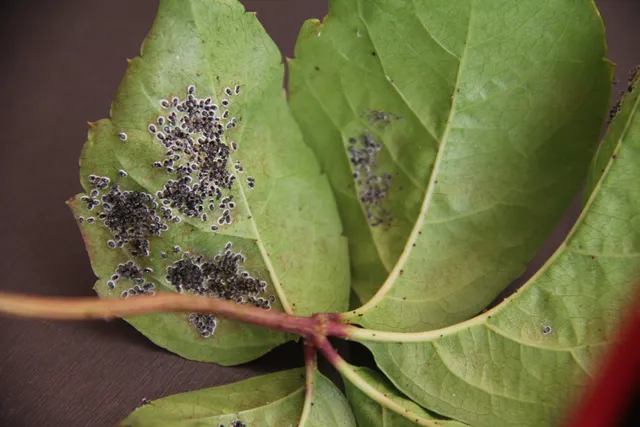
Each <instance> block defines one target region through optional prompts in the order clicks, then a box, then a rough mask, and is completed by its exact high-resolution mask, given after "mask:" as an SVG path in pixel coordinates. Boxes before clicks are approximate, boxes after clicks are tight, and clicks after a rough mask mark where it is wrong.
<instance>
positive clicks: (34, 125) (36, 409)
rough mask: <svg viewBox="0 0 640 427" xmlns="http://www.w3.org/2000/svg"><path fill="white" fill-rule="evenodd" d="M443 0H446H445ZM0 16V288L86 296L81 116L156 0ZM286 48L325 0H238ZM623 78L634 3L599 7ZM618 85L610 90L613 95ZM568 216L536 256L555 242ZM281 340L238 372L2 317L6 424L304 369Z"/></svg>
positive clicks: (112, 332)
mask: <svg viewBox="0 0 640 427" xmlns="http://www.w3.org/2000/svg"><path fill="white" fill-rule="evenodd" d="M443 1H445V0H443ZM3 3H4V6H2V8H3V9H2V11H0V12H1V13H0V15H1V17H0V20H2V25H0V34H1V35H2V40H3V42H4V45H3V56H2V67H1V70H0V88H1V90H0V93H1V94H2V96H3V99H4V104H3V105H2V107H0V114H1V115H2V118H1V120H0V129H1V131H0V148H1V150H2V158H1V160H2V163H1V167H0V177H1V181H0V183H1V185H2V188H1V190H2V191H1V192H0V215H1V216H0V219H1V220H0V236H1V237H0V271H1V272H2V280H1V281H0V289H2V290H10V291H16V292H25V293H31V294H44V295H58V296H64V295H67V296H83V295H84V296H92V295H93V292H92V290H91V287H92V285H93V283H94V281H95V277H94V275H93V273H92V271H91V268H90V266H89V260H88V257H87V255H86V253H85V250H84V247H83V244H82V239H81V238H80V233H79V232H78V229H77V227H76V224H75V222H74V219H73V217H72V215H71V213H70V212H69V210H68V209H67V207H66V206H65V204H64V201H65V200H67V199H68V198H70V197H71V196H73V195H74V194H76V193H78V192H80V191H81V187H80V184H79V178H78V157H79V155H80V150H81V148H82V145H83V144H84V141H85V138H86V134H87V124H86V122H87V121H95V120H97V119H100V118H102V117H106V116H107V115H108V112H109V105H110V102H111V99H112V97H113V95H114V93H115V90H116V88H117V85H118V83H119V82H120V79H121V78H122V76H123V74H124V71H125V69H126V61H125V59H126V58H132V57H134V56H136V55H137V54H138V52H139V46H140V44H141V42H142V40H143V39H144V37H145V35H146V33H147V31H148V30H149V28H150V26H151V23H152V21H153V18H154V16H155V12H156V7H157V0H135V1H134V0H109V1H105V0H74V1H64V2H57V1H23V2H19V4H18V5H12V6H8V5H7V3H8V2H3ZM243 3H244V4H245V6H246V7H247V9H248V10H251V11H257V12H258V18H259V19H260V21H261V22H262V24H263V25H264V26H265V27H266V29H267V31H268V32H269V34H271V36H272V37H273V38H274V40H275V41H276V43H277V44H278V45H279V46H280V48H281V50H282V51H283V53H284V54H285V55H287V56H293V46H294V43H295V38H296V36H297V33H298V30H299V28H300V25H301V24H302V22H303V20H305V19H308V18H312V17H315V18H322V17H323V16H324V15H325V14H326V12H327V4H326V3H327V0H244V1H243ZM596 3H597V4H598V6H599V8H600V11H601V13H602V15H603V17H604V19H605V23H606V25H607V31H608V39H609V48H610V54H609V57H610V58H611V59H612V60H613V61H614V62H616V63H617V64H618V69H617V72H616V75H617V78H618V80H620V81H621V82H626V78H627V70H629V69H630V68H631V67H632V66H633V65H634V64H637V63H640V48H638V47H637V41H638V40H640V26H639V25H638V21H639V20H640V1H638V0H599V1H597V2H596ZM622 89H623V83H621V84H620V85H618V86H617V87H614V96H617V93H618V92H619V91H620V90H622ZM576 212H577V210H576V208H575V207H574V209H573V210H572V211H571V212H570V213H568V215H567V217H566V220H565V221H564V222H563V224H561V225H560V226H559V229H558V231H557V232H556V234H555V237H554V238H552V239H550V241H549V243H548V244H547V245H546V249H545V250H544V251H543V253H542V254H541V256H539V257H538V258H537V259H536V260H534V262H532V265H535V266H538V265H540V262H541V260H543V259H544V258H545V256H547V255H548V254H549V251H550V250H551V249H552V248H553V247H554V246H555V245H557V242H558V239H561V238H562V235H563V233H566V231H567V229H568V227H569V225H570V223H571V220H572V219H573V218H574V217H575V213H576ZM301 355H302V351H301V349H300V348H299V347H298V346H297V345H296V344H287V345H285V346H283V347H281V348H279V349H276V350H275V351H273V352H271V353H270V354H268V355H267V356H265V357H262V358H261V359H259V360H257V361H255V362H252V363H249V364H246V365H243V366H239V367H235V368H223V367H219V366H215V365H209V364H203V363H198V362H191V361H187V360H183V359H181V358H179V357H178V356H175V355H173V354H171V353H169V352H167V351H165V350H163V349H160V348H157V347H155V346H154V345H153V344H151V343H150V342H149V341H147V340H146V339H145V338H144V337H143V336H142V335H140V334H139V333H138V332H136V331H135V330H134V329H133V328H132V327H130V326H128V325H127V324H126V323H125V322H124V321H121V320H118V321H113V322H109V323H106V322H89V323H79V322H73V323H62V322H58V323H55V322H46V321H41V320H36V321H34V320H18V319H8V318H0V426H8V427H27V426H29V427H31V426H33V427H36V426H37V427H45V426H89V425H91V426H110V425H113V424H115V423H117V422H118V421H119V420H120V419H122V418H123V417H125V416H126V415H127V414H128V413H129V412H131V411H132V410H133V409H134V408H135V407H136V406H137V405H138V404H139V403H140V400H141V399H142V398H148V399H154V398H158V397H162V396H166V395H169V394H173V393H179V392H185V391H189V390H194V389H199V388H205V387H212V386H216V385H221V384H226V383H230V382H234V381H238V380H241V379H244V378H247V377H250V376H253V375H256V374H260V373H266V372H271V371H275V370H280V369H285V368H289V367H294V366H301V365H302V357H301Z"/></svg>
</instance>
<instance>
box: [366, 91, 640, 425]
mask: <svg viewBox="0 0 640 427" xmlns="http://www.w3.org/2000/svg"><path fill="white" fill-rule="evenodd" d="M639 95H640V88H636V89H635V90H634V92H632V93H629V94H628V95H627V96H626V99H625V102H624V103H623V108H622V111H621V112H620V113H619V114H618V116H617V118H616V119H615V121H614V122H613V124H612V126H611V128H610V129H609V132H608V134H607V136H606V138H605V141H604V143H603V145H602V147H601V149H600V150H599V152H598V155H597V156H596V159H597V160H596V161H595V162H594V165H593V166H592V167H594V168H596V167H602V169H598V170H592V171H591V175H592V176H599V177H600V178H599V179H598V180H597V181H596V182H595V185H594V186H593V188H594V189H593V192H592V194H591V196H590V197H589V199H588V201H587V204H586V205H585V208H584V211H583V213H582V214H581V216H580V218H579V220H578V221H577V223H576V225H575V226H574V228H573V229H572V231H571V232H570V234H569V236H568V237H567V239H566V240H565V242H564V243H563V244H562V245H561V246H560V247H559V249H558V250H557V251H556V252H555V253H554V255H553V256H552V257H551V258H550V259H549V261H548V262H547V263H546V264H545V265H544V266H543V267H542V268H541V270H540V271H539V272H538V273H536V274H535V275H534V277H533V278H531V279H530V280H529V281H528V282H527V283H526V284H525V285H524V286H523V287H522V288H521V289H520V290H519V291H518V292H517V293H516V294H514V295H513V296H512V297H510V298H509V299H507V300H505V301H504V302H503V303H501V304H500V305H498V306H497V307H496V308H494V309H492V310H490V311H488V312H487V313H485V314H482V315H480V316H478V317H476V318H474V319H471V320H469V321H467V322H463V323H461V324H458V325H455V326H453V327H451V328H447V329H444V330H442V331H441V332H440V331H434V332H433V333H429V332H427V333H424V334H421V335H422V336H423V339H421V340H420V342H413V343H409V342H401V341H402V339H399V340H398V341H399V342H398V343H394V344H381V343H365V344H366V345H367V347H369V349H370V350H371V351H372V352H373V353H374V355H375V359H376V362H377V363H378V365H379V366H380V367H381V369H382V370H383V372H384V373H385V374H386V375H387V376H388V378H390V379H391V381H392V382H393V383H394V384H395V385H396V386H397V387H398V388H399V389H400V390H402V392H404V393H405V394H407V395H408V396H409V397H410V398H411V399H413V400H414V401H416V402H417V403H419V404H420V405H423V406H424V407H426V408H429V409H431V410H433V411H436V412H437V413H440V414H443V415H445V416H448V417H451V418H454V419H457V420H460V421H463V422H466V423H469V424H472V425H474V426H491V427H500V426H548V425H555V424H556V423H557V421H558V418H559V416H560V415H561V414H562V411H563V410H565V408H566V405H567V403H569V402H571V399H572V398H574V397H576V396H577V392H578V391H579V389H580V387H581V386H582V385H583V384H584V383H585V382H586V380H587V379H588V376H589V373H590V372H591V371H592V368H593V366H594V362H595V361H597V360H598V358H599V356H600V354H601V353H602V351H603V350H605V349H606V345H607V343H608V342H609V341H610V340H612V339H614V338H615V332H616V331H617V329H618V327H619V322H620V320H621V317H622V314H623V313H624V311H625V308H626V304H628V303H629V301H630V296H631V295H633V294H634V293H635V291H636V289H637V282H638V257H639V256H640V223H639V222H638V218H640V189H639V187H638V182H640V173H639V172H638V162H639V161H640V115H639V114H638V113H639V111H638V103H639V99H640V96H639ZM603 159H608V160H607V161H606V162H605V161H604V160H603Z"/></svg>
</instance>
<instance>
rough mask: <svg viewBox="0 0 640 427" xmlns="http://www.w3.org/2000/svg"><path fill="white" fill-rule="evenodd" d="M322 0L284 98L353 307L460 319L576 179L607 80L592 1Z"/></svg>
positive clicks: (405, 321) (514, 268) (380, 319)
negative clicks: (317, 175) (319, 192)
mask: <svg viewBox="0 0 640 427" xmlns="http://www.w3.org/2000/svg"><path fill="white" fill-rule="evenodd" d="M330 6H331V7H330V11H331V12H330V14H329V15H328V17H327V18H326V19H325V21H324V23H320V22H319V21H308V22H307V23H306V24H305V25H304V27H303V29H302V31H301V34H300V36H299V39H298V44H297V47H296V59H295V60H293V61H292V63H291V84H290V88H291V106H292V111H293V113H294V116H295V118H296V120H297V121H298V123H299V125H300V127H301V129H302V131H303V134H304V137H305V141H306V142H307V143H308V145H309V146H310V147H311V148H312V149H313V150H314V152H315V153H316V156H317V157H318V159H319V160H320V163H321V165H322V167H323V170H324V171H325V172H326V173H327V175H328V177H329V180H330V182H331V185H332V187H333V190H334V193H335V195H336V199H337V202H338V206H339V209H340V214H341V217H342V220H343V224H344V227H345V230H346V233H347V235H348V237H349V239H350V255H351V265H352V283H353V286H354V287H355V291H356V292H357V294H358V296H359V297H360V299H361V300H362V301H363V302H364V301H368V300H369V302H368V303H367V304H366V305H365V306H364V307H363V308H362V309H359V310H358V311H357V312H356V313H355V315H354V316H353V319H355V320H354V321H357V322H358V323H361V324H362V325H365V326H368V327H375V328H379V329H386V330H396V331H421V330H424V329H430V328H435V327H442V326H446V325H450V324H454V323H456V322H458V321H461V320H465V319H468V318H469V317H471V316H473V315H475V314H477V313H478V312H479V311H480V310H481V309H482V308H484V307H486V305H487V304H488V303H489V302H490V301H492V300H493V299H494V297H495V296H496V295H497V294H498V293H499V292H500V291H501V290H502V289H504V287H505V286H506V285H507V284H508V283H510V282H511V281H512V280H513V279H515V278H516V277H518V276H519V275H520V274H521V273H522V272H523V271H524V269H525V266H526V264H527V262H528V261H529V260H530V259H531V257H532V256H533V254H535V252H536V251H537V250H538V249H539V247H540V245H541V243H542V242H543V240H544V239H545V237H546V235H547V234H548V233H549V232H550V231H551V230H552V228H553V227H554V225H555V224H556V222H557V221H558V219H559V218H560V217H561V215H562V214H563V212H564V211H565V209H566V208H567V207H568V206H569V204H570V201H571V200H572V198H573V196H574V195H575V193H576V192H577V191H578V189H579V187H580V186H581V184H582V182H583V179H584V177H585V174H586V171H587V168H588V163H589V160H590V156H591V152H590V149H591V148H592V147H594V146H595V145H596V142H597V139H598V135H599V132H600V128H601V125H602V123H603V120H604V115H605V112H606V109H607V105H608V101H609V94H610V83H611V64H610V63H609V62H608V61H606V60H605V59H604V54H605V38H604V30H603V25H602V21H601V19H600V16H599V15H598V14H597V11H596V9H595V7H594V5H593V3H592V2H591V1H589V0H566V1H554V2H540V1H539V0H521V1H517V2H505V1H503V0H484V1H475V0H454V1H447V2H443V1H440V0H424V1H405V0H385V1H382V0H332V1H330ZM368 148H369V150H367V149H368ZM354 172H355V173H357V174H358V177H357V178H356V179H355V180H354V179H353V178H352V174H353V173H354ZM389 181H390V182H389ZM385 279H386V281H385ZM383 281H384V285H383V286H382V287H381V284H382V283H383ZM379 288H380V289H379ZM376 292H377V294H376ZM374 295H376V296H375V297H374ZM371 298H373V299H371ZM370 299H371V300H370ZM400 313H402V315H399V314H400ZM360 315H363V316H360Z"/></svg>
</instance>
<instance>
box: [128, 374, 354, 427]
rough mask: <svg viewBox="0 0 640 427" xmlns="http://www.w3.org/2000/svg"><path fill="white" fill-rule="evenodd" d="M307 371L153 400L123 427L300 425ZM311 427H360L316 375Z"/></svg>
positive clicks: (339, 397) (339, 395) (341, 398)
mask: <svg viewBox="0 0 640 427" xmlns="http://www.w3.org/2000/svg"><path fill="white" fill-rule="evenodd" d="M304 383H305V381H304V369H293V370H289V371H282V372H278V373H275V374H269V375H264V376H260V377H255V378H251V379H248V380H245V381H240V382H238V383H234V384H229V385H225V386H221V387H214V388H209V389H205V390H198V391H193V392H189V393H182V394H176V395H174V396H169V397H165V398H162V399H158V400H154V401H151V402H150V403H148V404H146V405H144V406H142V407H140V408H138V409H136V410H135V411H134V412H133V413H132V414H131V415H129V417H127V418H126V419H125V420H123V421H122V423H121V424H120V425H121V426H122V427H125V426H128V427H147V426H148V427H163V426H166V427H169V426H171V427H174V426H175V427H196V426H212V427H218V426H219V425H221V424H224V425H225V426H227V427H229V426H231V423H232V422H233V421H235V420H240V421H242V422H243V423H245V424H246V425H247V426H250V427H267V426H297V425H298V421H299V420H300V412H301V410H302V404H303V402H304ZM313 403H314V405H313V408H312V409H311V413H310V415H309V419H308V420H307V422H306V424H305V426H307V427H327V426H341V427H355V425H356V423H355V420H354V418H353V414H352V413H351V409H350V408H349V404H348V402H347V400H346V399H345V397H344V396H343V395H342V393H340V391H339V390H338V389H337V388H336V386H335V385H333V383H332V382H331V381H329V380H328V379H327V378H326V377H324V376H323V375H322V374H320V373H316V395H315V397H314V399H313Z"/></svg>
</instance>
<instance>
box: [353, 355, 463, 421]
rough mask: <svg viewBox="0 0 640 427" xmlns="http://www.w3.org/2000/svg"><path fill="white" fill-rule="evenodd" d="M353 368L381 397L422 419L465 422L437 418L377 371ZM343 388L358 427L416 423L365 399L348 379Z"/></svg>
mask: <svg viewBox="0 0 640 427" xmlns="http://www.w3.org/2000/svg"><path fill="white" fill-rule="evenodd" d="M354 370H355V371H356V372H357V373H358V374H359V375H360V376H361V377H362V378H363V379H364V380H365V381H366V382H367V383H368V384H369V385H371V386H372V387H373V388H375V389H376V390H377V391H379V392H381V393H383V394H384V395H385V397H387V398H389V399H391V400H393V401H394V402H396V403H398V404H400V405H402V407H404V408H405V409H408V410H410V411H411V412H412V413H413V414H415V416H417V417H420V418H421V419H422V420H429V421H437V422H438V425H439V426H442V427H464V426H465V424H462V423H459V422H457V421H452V420H447V419H442V418H438V417H435V416H434V415H433V414H430V413H428V412H427V411H425V410H424V409H422V408H421V407H419V406H418V405H416V404H415V403H414V402H412V401H411V400H409V399H407V398H406V397H405V396H404V395H402V394H401V393H400V392H399V391H398V390H396V389H395V388H394V387H393V385H392V384H390V383H389V381H387V380H386V379H385V378H384V376H382V375H380V374H379V373H377V372H376V371H374V370H371V369H368V368H355V369H354ZM345 388H346V392H347V398H348V399H349V403H350V404H351V407H352V408H353V413H354V416H355V417H356V420H357V421H358V427H411V426H415V425H416V424H415V423H414V422H413V421H412V420H410V419H408V418H405V417H403V416H402V415H400V414H397V413H395V412H393V411H391V410H389V409H387V408H385V407H383V406H381V405H379V404H378V403H376V402H375V401H373V400H371V399H369V398H368V397H367V396H366V395H365V394H364V393H363V392H362V391H360V390H359V389H358V388H356V387H354V386H353V385H352V384H351V383H350V382H348V381H345Z"/></svg>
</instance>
